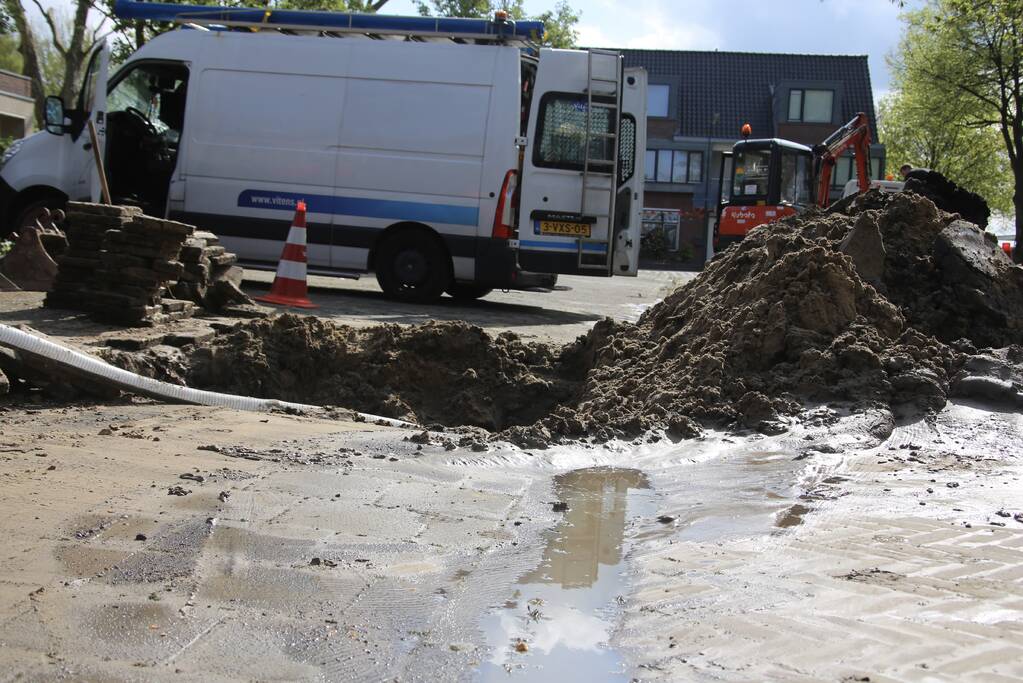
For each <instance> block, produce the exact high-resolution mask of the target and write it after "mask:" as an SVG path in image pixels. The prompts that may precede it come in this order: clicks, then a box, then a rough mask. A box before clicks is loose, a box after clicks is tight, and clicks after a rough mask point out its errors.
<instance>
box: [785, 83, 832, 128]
mask: <svg viewBox="0 0 1023 683" xmlns="http://www.w3.org/2000/svg"><path fill="white" fill-rule="evenodd" d="M834 102H835V92H834V91H833V90H808V89H802V88H793V89H792V90H789V121H797V122H800V123H831V122H832V120H833V117H832V114H833V112H832V106H833V105H834Z"/></svg>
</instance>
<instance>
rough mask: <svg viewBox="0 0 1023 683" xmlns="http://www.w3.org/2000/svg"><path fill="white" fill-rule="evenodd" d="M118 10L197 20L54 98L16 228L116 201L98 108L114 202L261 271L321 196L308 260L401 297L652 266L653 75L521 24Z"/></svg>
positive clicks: (13, 153) (15, 155)
mask: <svg viewBox="0 0 1023 683" xmlns="http://www.w3.org/2000/svg"><path fill="white" fill-rule="evenodd" d="M115 11H116V12H117V14H118V15H119V16H121V17H122V18H146V19H162V20H168V21H177V22H178V23H185V24H186V25H185V26H183V27H182V28H179V29H177V30H173V31H170V32H167V33H164V34H162V35H160V36H158V37H156V38H155V39H153V40H152V41H151V42H149V43H147V44H146V45H145V46H143V47H142V48H141V49H140V50H138V51H137V52H136V53H134V54H133V55H131V57H130V58H128V60H127V61H126V62H125V63H124V64H123V65H122V66H121V68H120V69H119V70H118V71H117V72H116V73H115V74H114V75H113V76H112V77H110V78H109V80H108V78H107V62H108V51H107V49H106V48H105V47H100V48H98V49H97V50H96V51H95V52H94V54H93V55H92V56H91V59H90V61H89V64H88V68H87V73H86V75H85V81H84V84H83V88H82V94H81V96H80V97H79V99H78V101H77V102H75V103H74V106H73V107H70V106H68V105H67V103H63V102H61V101H60V100H59V98H49V99H48V100H47V131H48V132H40V133H38V134H36V135H34V136H32V137H30V138H28V139H25V140H23V141H21V142H20V143H16V145H15V146H13V147H12V148H11V149H10V150H9V151H8V152H7V154H6V155H5V156H4V160H3V166H2V170H0V203H2V206H0V209H2V210H3V214H2V216H3V218H4V219H5V220H6V221H7V223H6V225H8V226H16V225H19V224H22V223H23V222H24V221H26V220H31V217H32V216H33V212H38V210H39V209H40V208H41V207H44V206H45V207H48V206H54V205H58V204H61V203H63V202H64V201H66V200H68V199H86V198H91V199H92V200H94V201H95V200H96V199H97V198H98V197H99V187H98V185H99V183H98V175H97V173H96V172H95V164H94V163H93V159H92V152H91V145H90V142H89V134H88V131H87V130H86V129H85V128H86V122H87V121H88V120H89V119H91V120H93V121H94V122H95V124H96V127H97V129H98V131H99V137H100V139H101V142H100V144H102V145H104V147H105V160H106V172H107V176H108V179H109V185H110V190H111V195H112V197H113V199H114V201H115V202H121V203H135V204H138V205H141V206H142V207H144V209H145V210H146V211H147V213H151V214H154V215H165V216H168V217H170V218H174V219H177V220H181V221H184V222H187V223H193V224H195V225H197V226H199V227H201V228H203V229H207V230H210V231H212V232H214V233H216V234H217V235H219V236H220V238H221V241H222V243H223V244H224V246H226V247H227V248H228V249H229V250H231V251H234V252H236V253H237V254H238V255H239V257H240V258H241V259H242V261H243V262H244V263H246V264H247V265H248V266H250V267H265V268H268V269H270V268H274V267H275V266H276V263H277V259H278V258H279V256H280V254H281V250H282V246H283V241H284V239H285V237H286V235H287V232H288V227H289V225H290V223H291V218H292V213H293V211H294V206H295V204H296V202H297V201H298V200H300V199H303V200H305V202H306V204H307V206H308V215H307V224H308V232H307V234H308V260H309V271H310V272H312V273H319V274H335V275H342V276H352V277H357V276H358V274H360V273H366V272H370V271H374V272H375V273H376V276H377V279H378V281H379V283H380V286H381V287H382V288H383V290H384V291H385V292H386V293H387V294H389V295H391V296H394V297H398V298H403V299H408V300H430V299H434V298H436V297H438V296H440V294H441V293H442V292H444V291H447V292H448V293H450V294H452V295H454V296H457V297H465V298H472V297H478V296H483V295H484V294H486V293H487V292H489V291H490V290H491V289H493V288H512V287H514V286H515V285H516V278H517V276H518V274H519V273H520V272H521V271H535V272H546V273H576V274H587V275H601V276H610V275H635V274H636V269H637V262H638V254H639V244H640V240H639V229H640V209H641V207H642V206H643V177H642V174H640V173H637V172H636V170H637V169H636V161H635V160H636V150H637V149H639V150H642V149H645V123H646V111H645V109H646V75H645V72H644V71H642V70H640V69H636V70H633V69H629V70H625V69H624V68H623V66H622V59H621V57H620V55H618V54H617V53H615V52H610V51H598V50H592V51H584V50H555V49H547V48H544V49H540V50H538V51H537V50H535V49H526V43H527V42H528V41H527V40H526V39H525V38H523V37H522V35H521V34H522V31H521V29H522V28H523V27H522V26H519V27H516V26H515V25H514V24H513V23H512V22H508V21H507V20H505V19H504V18H498V19H495V21H488V20H470V19H443V20H434V19H432V18H425V17H385V16H380V15H353V14H339V13H328V12H297V11H281V12H278V11H273V12H268V11H266V10H263V9H259V10H229V9H224V8H213V9H211V8H209V7H201V6H183V5H170V4H159V3H150V2H145V3H141V2H130V1H128V0H118V2H117V3H116V6H115ZM252 12H257V13H258V18H259V21H258V22H257V21H254V20H253V18H252V16H251V14H249V13H252ZM353 18H354V20H353ZM344 22H347V24H346V25H344V26H342V25H341V24H343V23H344ZM360 22H363V23H366V22H372V25H371V26H369V25H362V24H360ZM417 22H419V23H417ZM441 22H443V25H441ZM353 23H354V24H355V26H354V27H353ZM520 23H525V22H520ZM530 23H531V24H535V23H536V22H530ZM359 26H362V27H361V28H360V27H359ZM420 27H422V28H420ZM509 27H510V28H509ZM529 28H530V29H531V31H535V27H532V26H530V27H529ZM255 29H259V30H255ZM540 30H542V26H541V27H540ZM612 216H613V217H614V218H613V220H612Z"/></svg>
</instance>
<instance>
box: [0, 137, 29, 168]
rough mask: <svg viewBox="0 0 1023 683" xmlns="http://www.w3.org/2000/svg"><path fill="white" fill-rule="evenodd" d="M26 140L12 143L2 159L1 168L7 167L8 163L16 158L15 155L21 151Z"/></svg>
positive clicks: (0, 160)
mask: <svg viewBox="0 0 1023 683" xmlns="http://www.w3.org/2000/svg"><path fill="white" fill-rule="evenodd" d="M24 142H25V141H24V140H15V141H14V142H12V143H11V146H10V147H8V148H7V149H6V150H4V155H3V156H2V157H0V168H3V167H4V166H6V165H7V162H8V161H10V160H11V159H13V158H14V155H15V154H17V153H18V152H20V151H21V145H22V144H23V143H24Z"/></svg>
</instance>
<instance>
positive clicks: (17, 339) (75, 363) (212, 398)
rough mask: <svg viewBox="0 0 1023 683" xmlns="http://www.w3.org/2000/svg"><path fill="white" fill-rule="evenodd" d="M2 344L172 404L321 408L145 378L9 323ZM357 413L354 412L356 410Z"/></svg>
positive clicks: (0, 329) (0, 330)
mask: <svg viewBox="0 0 1023 683" xmlns="http://www.w3.org/2000/svg"><path fill="white" fill-rule="evenodd" d="M0 344H2V345H4V346H9V347H11V348H13V349H15V350H16V351H18V352H19V353H21V354H25V355H27V356H30V357H34V358H36V359H44V360H46V361H49V362H50V363H53V364H56V365H57V366H58V367H60V368H61V369H62V370H63V371H65V372H67V373H68V374H71V375H76V376H79V377H84V378H86V379H89V380H92V381H96V382H100V383H102V384H106V385H109V386H113V387H116V388H117V389H120V390H121V391H126V392H128V393H131V394H137V395H139V396H146V397H148V398H152V399H156V400H158V401H167V402H170V403H191V404H195V405H203V406H219V407H222V408H233V409H234V410H250V411H255V412H269V411H271V410H284V409H290V410H300V411H309V410H319V407H318V406H312V405H306V404H303V403H291V402H288V401H278V400H277V399H270V398H253V397H251V396H237V395H234V394H222V393H220V392H216V391H206V390H204V389H193V388H191V387H183V386H179V385H177V384H171V383H169V382H163V381H160V380H158V379H153V378H151V377H143V376H142V375H138V374H136V373H134V372H129V371H128V370H123V369H121V368H117V367H114V366H113V365H110V364H109V363H107V362H105V361H102V360H100V359H99V358H96V357H94V356H90V355H88V354H85V353H82V352H80V351H75V350H74V349H70V348H68V347H66V346H62V345H60V344H56V343H54V342H52V341H50V340H48V339H42V338H40V337H37V336H36V335H34V334H30V333H28V332H25V331H23V330H19V329H17V328H14V327H10V326H9V325H3V324H0ZM353 412H354V411H353ZM356 414H357V415H359V416H361V417H363V418H365V419H366V420H368V421H372V422H379V421H383V422H386V423H387V424H389V425H392V426H396V427H411V426H413V425H412V424H411V423H408V422H403V421H402V420H395V419H393V418H389V417H380V416H379V415H370V414H368V413H356Z"/></svg>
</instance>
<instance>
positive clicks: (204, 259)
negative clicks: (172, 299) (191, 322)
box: [171, 230, 241, 308]
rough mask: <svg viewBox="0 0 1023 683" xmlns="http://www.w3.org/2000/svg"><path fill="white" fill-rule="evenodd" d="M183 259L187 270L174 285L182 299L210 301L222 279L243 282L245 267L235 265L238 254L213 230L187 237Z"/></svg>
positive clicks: (182, 252) (175, 292) (182, 248)
mask: <svg viewBox="0 0 1023 683" xmlns="http://www.w3.org/2000/svg"><path fill="white" fill-rule="evenodd" d="M180 261H181V263H182V264H183V265H184V270H183V272H182V273H181V277H179V278H178V281H177V283H176V284H174V285H173V286H172V287H171V292H172V293H173V294H174V296H176V297H178V298H179V299H187V300H189V301H194V302H195V303H198V304H204V305H208V304H209V301H208V299H209V298H210V296H209V294H210V289H211V288H216V286H217V283H218V282H221V281H224V280H229V281H232V282H234V281H235V280H237V282H234V283H235V284H236V285H237V284H239V283H240V282H241V269H240V268H237V267H236V266H235V263H237V262H238V257H237V256H235V255H234V254H231V253H229V252H228V251H227V250H226V249H224V247H222V246H221V245H220V240H219V239H218V238H217V236H216V235H214V234H213V233H212V232H205V231H201V230H200V231H196V232H195V233H194V234H193V235H192V236H190V237H189V238H188V239H186V240H185V244H184V246H182V247H181V256H180ZM234 271H237V272H234ZM211 307H212V308H216V306H211Z"/></svg>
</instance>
